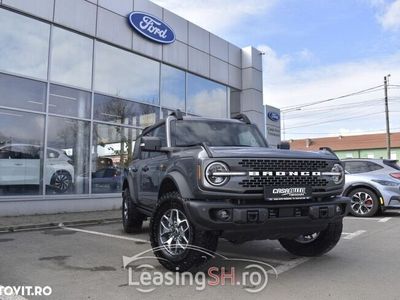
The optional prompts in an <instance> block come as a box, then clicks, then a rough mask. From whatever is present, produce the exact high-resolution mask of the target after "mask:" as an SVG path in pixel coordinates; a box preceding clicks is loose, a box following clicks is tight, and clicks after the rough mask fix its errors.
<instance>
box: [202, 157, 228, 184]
mask: <svg viewBox="0 0 400 300" xmlns="http://www.w3.org/2000/svg"><path fill="white" fill-rule="evenodd" d="M219 172H229V168H228V166H227V165H225V164H223V163H221V162H213V163H211V164H209V165H208V166H207V168H206V172H205V175H206V179H207V181H208V183H209V184H211V185H214V186H220V185H224V184H225V183H226V182H227V181H228V179H229V177H228V176H218V175H214V174H215V173H219Z"/></svg>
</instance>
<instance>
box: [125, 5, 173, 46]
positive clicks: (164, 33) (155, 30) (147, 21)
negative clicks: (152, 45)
mask: <svg viewBox="0 0 400 300" xmlns="http://www.w3.org/2000/svg"><path fill="white" fill-rule="evenodd" d="M128 18H129V23H130V24H131V26H132V27H133V28H134V29H135V30H136V31H138V32H139V33H140V34H142V35H144V36H145V37H147V38H148V39H150V40H152V41H154V42H157V43H161V44H171V43H173V42H174V41H175V33H174V31H173V30H172V28H171V27H169V26H168V25H167V24H165V23H164V22H163V21H161V20H160V19H158V18H157V17H155V16H152V15H149V14H147V13H144V12H140V11H134V12H131V13H130V14H129V17H128Z"/></svg>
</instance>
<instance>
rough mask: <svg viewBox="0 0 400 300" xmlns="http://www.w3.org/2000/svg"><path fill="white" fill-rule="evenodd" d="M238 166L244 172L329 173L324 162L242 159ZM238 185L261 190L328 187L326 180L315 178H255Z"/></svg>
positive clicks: (326, 163) (327, 165) (328, 168)
mask: <svg viewBox="0 0 400 300" xmlns="http://www.w3.org/2000/svg"><path fill="white" fill-rule="evenodd" d="M238 164H239V166H241V167H242V169H244V170H246V171H260V172H262V171H279V172H290V171H292V172H296V171H297V172H302V171H303V172H313V171H319V172H321V171H330V166H329V162H327V161H324V160H283V159H278V160H266V159H243V160H242V161H240V162H239V163H238ZM239 184H240V185H241V186H242V187H244V188H262V187H264V186H288V187H289V186H290V187H300V186H312V187H325V186H326V185H328V180H326V179H323V178H320V177H316V176H268V177H266V176H255V177H251V178H249V179H244V180H242V181H241V182H240V183H239Z"/></svg>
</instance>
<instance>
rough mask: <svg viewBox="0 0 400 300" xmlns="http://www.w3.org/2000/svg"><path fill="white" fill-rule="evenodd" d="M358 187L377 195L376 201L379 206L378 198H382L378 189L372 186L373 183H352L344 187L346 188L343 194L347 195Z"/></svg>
mask: <svg viewBox="0 0 400 300" xmlns="http://www.w3.org/2000/svg"><path fill="white" fill-rule="evenodd" d="M359 188H365V189H368V190H371V191H373V192H374V193H375V194H376V195H377V196H378V198H379V199H378V200H379V201H378V203H379V206H381V201H380V199H381V198H382V194H381V193H380V192H379V190H378V189H377V188H376V187H374V186H373V185H371V184H369V183H365V182H357V183H353V184H351V185H350V186H349V187H347V188H346V190H345V191H344V192H343V195H344V196H348V195H349V194H350V193H351V192H352V191H354V190H355V189H359Z"/></svg>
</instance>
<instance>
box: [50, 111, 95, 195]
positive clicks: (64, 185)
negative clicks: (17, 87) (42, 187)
mask: <svg viewBox="0 0 400 300" xmlns="http://www.w3.org/2000/svg"><path fill="white" fill-rule="evenodd" d="M48 124H49V125H48V133H47V147H48V148H47V159H46V166H45V169H44V170H45V172H44V176H45V179H46V182H47V189H46V193H47V194H67V193H71V194H87V193H88V192H89V149H90V146H89V141H90V136H89V133H90V123H89V122H85V121H78V120H73V119H67V118H60V117H49V123H48Z"/></svg>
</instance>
